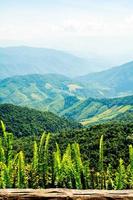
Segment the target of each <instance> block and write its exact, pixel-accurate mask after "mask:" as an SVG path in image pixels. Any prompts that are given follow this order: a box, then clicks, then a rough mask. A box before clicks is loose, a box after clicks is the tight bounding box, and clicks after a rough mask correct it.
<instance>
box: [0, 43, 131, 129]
mask: <svg viewBox="0 0 133 200" xmlns="http://www.w3.org/2000/svg"><path fill="white" fill-rule="evenodd" d="M0 56H1V60H0V71H1V74H0V78H1V80H0V104H5V103H8V104H14V105H18V106H26V107H29V108H34V109H38V110H40V111H50V112H53V113H55V114H58V115H60V116H65V117H67V118H72V119H75V120H77V121H78V122H81V123H82V124H83V125H87V126H89V125H91V124H97V123H101V122H102V123H103V122H105V121H109V120H110V119H111V120H112V119H115V118H116V117H117V116H119V115H121V114H122V113H126V112H131V113H132V109H133V62H129V63H126V64H124V65H121V66H118V67H114V68H111V69H108V70H105V71H101V72H96V73H89V74H87V75H84V76H77V77H74V78H73V77H72V74H75V76H76V74H79V72H77V73H76V72H75V70H76V69H77V66H78V65H75V64H76V63H78V64H81V65H82V73H81V75H82V74H84V73H85V71H84V66H85V65H83V62H84V60H82V59H80V58H78V57H75V56H73V55H71V54H66V53H64V52H60V51H56V50H50V49H49V50H48V49H41V48H40V49H39V48H30V47H16V48H15V47H14V48H0ZM79 59H80V61H81V60H82V62H80V61H79ZM48 61H49V62H48ZM55 61H56V62H55ZM87 62H88V61H87ZM72 63H73V64H74V63H75V64H74V65H73V64H72ZM45 64H46V65H47V67H48V68H47V67H46V65H45ZM71 64H72V65H73V66H75V67H72V65H71ZM33 66H35V67H33ZM61 66H62V67H61ZM64 66H65V67H64ZM80 67H81V66H80ZM80 67H79V68H78V69H80V72H81V68H80ZM47 69H48V72H49V71H51V72H53V71H54V70H55V72H56V73H48V74H46V72H47ZM62 70H64V71H62ZM57 72H60V74H58V73H57ZM40 73H42V74H40ZM70 73H71V77H70V76H67V75H70ZM63 74H65V75H63Z"/></svg>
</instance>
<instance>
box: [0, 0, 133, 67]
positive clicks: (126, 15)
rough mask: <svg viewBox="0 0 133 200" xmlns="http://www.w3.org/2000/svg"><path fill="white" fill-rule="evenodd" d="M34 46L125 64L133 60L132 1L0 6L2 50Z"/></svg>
mask: <svg viewBox="0 0 133 200" xmlns="http://www.w3.org/2000/svg"><path fill="white" fill-rule="evenodd" d="M21 45H26V46H36V47H47V48H54V49H60V50H65V51H68V52H72V53H75V54H77V55H80V56H83V57H91V56H92V57H94V58H97V57H99V58H102V59H104V60H108V61H109V63H110V64H119V63H120V64H121V63H124V62H128V61H130V60H133V53H132V52H133V1H132V0H4V1H2V0H0V46H21Z"/></svg>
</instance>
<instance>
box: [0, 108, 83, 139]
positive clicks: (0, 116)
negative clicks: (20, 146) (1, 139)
mask: <svg viewBox="0 0 133 200" xmlns="http://www.w3.org/2000/svg"><path fill="white" fill-rule="evenodd" d="M0 120H3V121H4V123H5V124H6V126H7V130H8V131H9V132H13V133H14V134H15V135H16V136H18V137H20V136H30V135H40V134H42V133H43V132H44V131H49V132H61V131H63V130H66V129H67V130H68V129H73V128H78V127H80V125H79V124H78V123H76V122H74V121H69V120H67V119H64V118H60V117H58V116H57V115H55V114H53V113H50V112H41V111H38V110H34V109H29V108H26V107H20V106H14V105H12V104H2V105H0Z"/></svg>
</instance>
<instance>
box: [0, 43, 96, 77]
mask: <svg viewBox="0 0 133 200" xmlns="http://www.w3.org/2000/svg"><path fill="white" fill-rule="evenodd" d="M94 63H95V61H89V60H87V59H85V58H81V57H78V56H75V55H73V54H70V53H67V52H64V51H59V50H55V49H48V48H35V47H26V46H20V47H6V48H0V79H4V78H6V77H11V76H16V75H27V74H47V73H56V74H62V75H66V76H70V77H72V76H79V75H80V74H82V75H83V74H86V73H88V72H92V71H94V70H93V64H94ZM81 69H82V71H81Z"/></svg>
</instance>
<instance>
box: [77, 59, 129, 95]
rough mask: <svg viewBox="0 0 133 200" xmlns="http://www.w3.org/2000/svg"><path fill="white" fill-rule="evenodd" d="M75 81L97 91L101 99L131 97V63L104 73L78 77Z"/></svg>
mask: <svg viewBox="0 0 133 200" xmlns="http://www.w3.org/2000/svg"><path fill="white" fill-rule="evenodd" d="M75 81H79V82H80V83H82V84H84V85H85V86H88V87H89V88H90V87H91V88H93V89H96V90H98V91H99V92H100V93H101V95H103V97H120V96H128V95H132V94H133V61H132V62H129V63H126V64H123V65H121V66H118V67H114V68H111V69H108V70H106V71H102V72H97V73H91V74H88V75H85V76H81V77H78V78H76V79H75Z"/></svg>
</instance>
